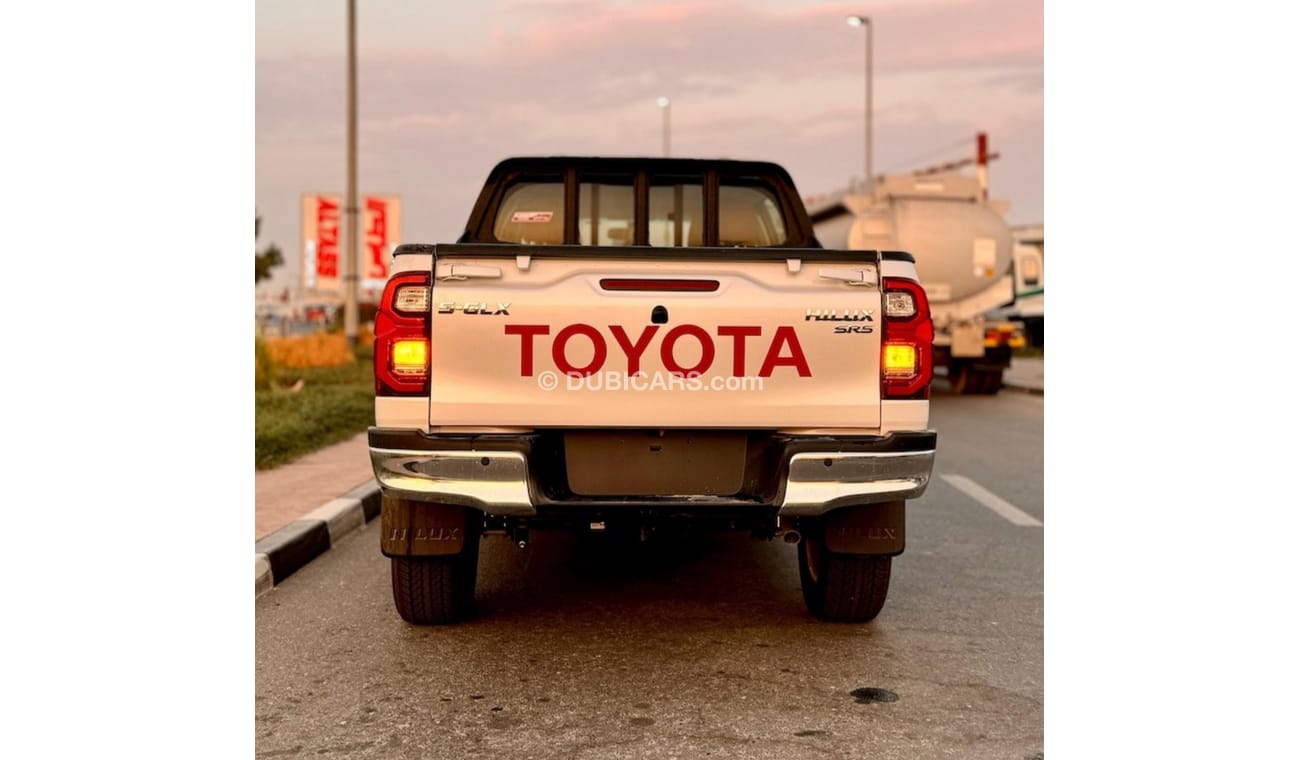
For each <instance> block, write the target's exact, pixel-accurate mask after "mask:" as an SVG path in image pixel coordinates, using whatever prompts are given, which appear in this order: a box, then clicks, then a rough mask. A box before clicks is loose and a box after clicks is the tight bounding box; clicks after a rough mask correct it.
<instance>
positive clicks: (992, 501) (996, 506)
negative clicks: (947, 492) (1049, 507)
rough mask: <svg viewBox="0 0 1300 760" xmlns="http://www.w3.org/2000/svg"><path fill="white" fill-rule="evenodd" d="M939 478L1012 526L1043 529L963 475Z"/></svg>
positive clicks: (1029, 516) (1041, 525) (1027, 516)
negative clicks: (1005, 519) (1000, 516)
mask: <svg viewBox="0 0 1300 760" xmlns="http://www.w3.org/2000/svg"><path fill="white" fill-rule="evenodd" d="M939 477H941V478H943V479H944V480H946V481H948V484H949V485H951V486H952V487H953V488H956V489H957V490H958V491H961V492H962V493H964V494H966V495H967V496H969V497H971V498H972V499H974V500H975V501H978V502H979V503H980V504H983V505H984V506H986V507H988V508H989V509H991V510H993V511H994V512H997V513H998V514H1000V515H1002V516H1003V517H1005V518H1007V520H1008V521H1010V522H1011V523H1012V524H1014V525H1024V526H1027V527H1039V528H1041V527H1043V524H1042V523H1041V522H1040V521H1038V520H1036V519H1034V517H1032V516H1031V515H1027V514H1025V512H1024V511H1023V510H1021V509H1020V508H1019V507H1017V506H1016V505H1015V504H1012V503H1011V502H1009V501H1007V500H1006V499H1003V498H1002V497H1001V496H998V495H997V494H995V493H993V492H992V491H990V490H988V489H987V488H985V487H984V486H982V485H980V484H979V483H976V482H975V481H973V480H971V479H970V478H968V477H966V476H965V475H940V476H939Z"/></svg>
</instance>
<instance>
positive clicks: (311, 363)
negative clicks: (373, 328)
mask: <svg viewBox="0 0 1300 760" xmlns="http://www.w3.org/2000/svg"><path fill="white" fill-rule="evenodd" d="M374 340H375V336H374V334H373V333H371V332H370V331H369V330H368V329H365V328H364V327H363V328H362V329H361V330H360V332H359V333H358V335H357V343H358V344H359V345H361V346H367V347H368V346H371V345H373V344H374ZM266 348H267V351H268V352H269V353H270V355H271V364H272V365H274V366H275V367H289V368H293V369H308V368H312V367H340V366H342V365H344V364H348V363H350V362H352V361H353V360H354V355H353V353H352V351H350V350H349V349H348V342H347V338H346V337H344V336H343V335H342V334H341V333H316V334H314V335H295V336H291V337H287V338H267V339H266Z"/></svg>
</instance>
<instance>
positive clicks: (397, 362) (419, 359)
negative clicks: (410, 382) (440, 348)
mask: <svg viewBox="0 0 1300 760" xmlns="http://www.w3.org/2000/svg"><path fill="white" fill-rule="evenodd" d="M428 360H429V342H428V341H427V340H421V339H417V340H411V339H404V340H396V341H394V342H393V371H394V372H397V373H400V374H403V375H415V374H421V373H423V372H424V371H425V367H426V366H427V364H428Z"/></svg>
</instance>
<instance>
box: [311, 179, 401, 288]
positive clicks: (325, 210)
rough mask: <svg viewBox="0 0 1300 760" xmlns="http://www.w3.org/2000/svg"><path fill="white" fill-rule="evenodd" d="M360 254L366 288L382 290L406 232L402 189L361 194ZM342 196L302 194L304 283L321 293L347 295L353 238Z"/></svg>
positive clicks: (358, 241) (360, 267) (362, 279)
mask: <svg viewBox="0 0 1300 760" xmlns="http://www.w3.org/2000/svg"><path fill="white" fill-rule="evenodd" d="M360 206H361V209H360V210H361V223H360V225H359V229H358V239H357V246H358V248H359V250H358V251H357V258H358V259H359V261H358V262H357V264H358V267H357V268H358V270H359V273H360V275H361V282H360V289H361V292H362V293H363V294H364V293H366V292H367V291H378V290H382V289H383V287H384V282H385V281H386V280H387V279H388V265H389V262H390V261H391V259H392V256H393V249H394V248H396V247H397V244H398V242H400V239H401V233H402V201H401V198H400V197H398V196H396V195H367V196H365V197H363V198H362V199H361V203H360ZM344 229H345V213H344V208H343V201H342V196H339V195H324V194H309V195H304V196H303V197H302V269H301V271H302V287H303V290H305V291H308V292H312V293H317V294H336V295H340V296H341V295H343V275H344V272H345V268H346V258H347V251H346V248H347V244H346V241H345V239H344V237H343V231H344Z"/></svg>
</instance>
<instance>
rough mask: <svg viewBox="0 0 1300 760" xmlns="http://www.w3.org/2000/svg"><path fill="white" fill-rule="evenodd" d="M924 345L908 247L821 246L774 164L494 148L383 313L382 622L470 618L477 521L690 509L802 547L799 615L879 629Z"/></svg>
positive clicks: (927, 467)
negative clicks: (453, 237)
mask: <svg viewBox="0 0 1300 760" xmlns="http://www.w3.org/2000/svg"><path fill="white" fill-rule="evenodd" d="M932 339H933V325H932V323H931V320H930V315H929V308H928V305H927V301H926V297H925V291H924V290H922V288H921V286H920V285H919V284H918V283H917V279H916V268H915V262H914V260H913V258H912V256H911V255H909V254H907V253H905V252H901V251H872V250H862V251H837V250H826V249H823V248H822V247H821V245H820V244H819V243H818V242H817V240H816V238H815V237H814V235H813V232H812V226H811V224H810V222H809V219H808V215H807V213H806V211H805V209H804V206H803V204H802V202H801V201H800V196H799V195H798V193H797V191H796V189H795V187H794V183H793V181H792V180H791V179H790V176H789V174H788V173H787V172H786V171H785V170H784V169H782V168H781V167H780V166H778V165H776V164H772V163H766V162H752V161H731V160H702V159H671V158H579V157H537V158H512V159H507V160H505V161H502V162H501V163H500V164H498V165H497V166H496V167H495V168H494V169H493V170H492V171H491V174H490V175H489V177H488V180H487V183H486V184H485V186H484V188H483V190H482V192H481V194H480V195H479V198H478V201H477V203H476V204H475V206H474V209H473V212H472V213H471V216H470V218H469V222H468V224H467V225H466V228H465V232H464V234H463V235H462V236H461V238H460V239H459V240H458V241H457V242H456V243H451V244H437V245H401V246H399V247H398V248H397V250H396V251H395V252H394V256H393V266H392V274H391V276H390V278H389V280H388V282H387V285H386V287H385V289H384V292H383V295H382V301H381V303H380V304H379V311H378V313H377V316H376V318H375V354H374V370H375V395H376V398H375V425H374V426H373V427H371V428H370V430H369V445H370V457H371V461H372V463H373V465H374V472H375V477H376V479H377V481H378V482H379V484H380V487H381V490H382V496H383V498H382V508H381V509H382V511H381V535H380V548H381V550H382V552H383V553H384V555H386V556H388V557H390V558H391V563H392V585H393V598H394V601H395V603H396V607H397V611H398V613H399V614H400V615H401V616H402V618H403V619H405V620H407V621H409V622H411V623H420V624H428V623H445V622H451V621H455V620H460V619H464V618H466V617H468V616H470V615H472V614H473V603H474V589H475V581H476V575H477V570H478V547H479V540H480V538H481V537H482V536H484V535H504V536H506V537H508V538H509V539H510V540H511V541H514V542H517V543H520V544H521V545H524V544H526V542H527V540H528V535H529V533H528V532H529V530H530V529H533V530H552V529H571V530H580V531H590V530H605V529H614V528H618V529H630V530H632V531H639V532H640V535H642V536H645V535H647V534H653V532H654V531H655V530H656V529H658V528H659V527H660V526H663V525H665V524H666V523H668V522H670V521H679V520H685V521H692V523H697V524H699V525H703V526H718V527H723V528H729V529H736V530H743V531H747V532H749V533H751V534H752V535H754V536H755V537H758V538H761V539H772V538H780V539H782V540H784V541H786V542H788V543H790V544H797V559H798V564H799V576H800V579H801V581H802V587H803V595H804V600H805V602H806V603H807V606H808V610H809V611H810V612H811V613H812V614H813V615H815V616H817V617H819V618H821V619H824V620H831V621H866V620H871V619H873V618H874V617H876V615H877V614H878V613H879V612H880V609H881V606H882V605H883V604H884V601H885V595H886V592H887V591H888V588H889V572H890V562H891V559H892V557H894V556H896V555H898V554H900V553H901V552H902V551H903V546H904V512H905V510H904V504H905V502H906V500H908V499H914V498H916V497H919V496H920V495H921V494H922V493H923V492H924V491H925V489H926V486H927V484H928V483H929V480H930V474H931V470H932V468H933V464H934V455H935V446H936V435H935V432H934V431H933V430H931V429H929V404H930V402H929V394H930V380H931V371H932V354H931V351H932V348H931V343H932Z"/></svg>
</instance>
